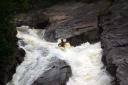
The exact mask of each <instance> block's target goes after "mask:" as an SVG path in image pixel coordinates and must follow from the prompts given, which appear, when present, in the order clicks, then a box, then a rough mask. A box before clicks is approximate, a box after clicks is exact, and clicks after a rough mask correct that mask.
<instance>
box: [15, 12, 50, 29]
mask: <svg viewBox="0 0 128 85" xmlns="http://www.w3.org/2000/svg"><path fill="white" fill-rule="evenodd" d="M15 24H16V26H17V27H20V26H22V25H27V26H30V27H34V28H37V29H45V28H46V27H47V26H48V25H49V24H50V22H49V19H48V17H47V16H46V15H44V14H43V12H42V11H40V10H38V11H31V12H28V13H22V14H18V15H17V16H15Z"/></svg>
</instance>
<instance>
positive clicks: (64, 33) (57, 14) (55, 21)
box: [44, 2, 99, 43]
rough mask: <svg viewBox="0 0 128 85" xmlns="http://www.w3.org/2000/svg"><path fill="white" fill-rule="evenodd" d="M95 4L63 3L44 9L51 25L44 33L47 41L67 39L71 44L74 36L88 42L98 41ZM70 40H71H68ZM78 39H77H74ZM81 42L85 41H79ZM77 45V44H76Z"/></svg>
mask: <svg viewBox="0 0 128 85" xmlns="http://www.w3.org/2000/svg"><path fill="white" fill-rule="evenodd" d="M96 10H97V9H96V5H95V4H85V3H80V2H79V3H78V2H77V3H76V2H71V3H65V4H64V3H63V4H59V5H55V6H52V7H51V8H48V9H46V11H45V12H44V13H45V15H47V16H48V17H49V20H50V23H51V25H50V26H49V27H48V29H47V30H46V32H45V35H44V37H45V39H46V40H47V41H56V40H57V39H59V38H68V40H69V41H71V42H73V39H72V38H73V37H74V36H79V35H81V36H83V37H86V38H89V39H90V37H89V36H92V37H91V39H90V40H94V41H95V40H98V39H99V36H98V26H97V23H98V22H97V13H96ZM70 38H71V39H70ZM75 38H76V39H79V37H75ZM79 41H81V42H85V41H87V39H84V38H81V40H80V39H79ZM77 43H79V42H77Z"/></svg>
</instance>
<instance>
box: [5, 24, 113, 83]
mask: <svg viewBox="0 0 128 85" xmlns="http://www.w3.org/2000/svg"><path fill="white" fill-rule="evenodd" d="M17 31H18V34H17V37H18V38H19V41H18V45H19V47H20V48H23V49H24V50H25V52H26V56H25V58H24V61H23V62H22V63H21V64H20V65H19V66H18V67H17V69H16V73H15V74H14V75H13V79H12V80H11V81H10V82H9V83H8V84H7V85H31V84H32V83H33V82H34V81H35V80H36V79H37V78H38V77H39V76H40V75H41V74H43V72H45V71H47V70H48V68H47V65H48V64H49V63H50V59H51V58H52V57H53V56H56V57H58V58H59V59H61V60H64V61H66V62H67V63H68V64H69V65H70V66H71V69H72V76H71V77H70V78H69V81H68V82H67V85H111V81H112V78H111V76H110V75H109V74H108V73H107V72H106V69H105V68H103V67H104V65H103V63H102V61H101V58H102V49H101V43H100V42H98V43H95V44H90V43H88V42H85V43H83V44H81V45H80V46H76V47H73V46H71V47H67V48H65V49H61V48H60V47H58V43H57V42H56V43H51V42H47V41H45V40H44V39H43V35H44V32H45V30H41V29H29V27H28V26H22V27H18V28H17Z"/></svg>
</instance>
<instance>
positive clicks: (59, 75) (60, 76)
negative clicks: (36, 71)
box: [32, 57, 72, 85]
mask: <svg viewBox="0 0 128 85" xmlns="http://www.w3.org/2000/svg"><path fill="white" fill-rule="evenodd" d="M71 75H72V71H71V68H70V66H69V65H68V64H67V63H66V62H65V61H63V60H60V59H58V58H55V57H54V58H52V59H51V63H50V64H49V66H48V70H47V71H45V72H44V73H43V74H42V75H41V76H40V77H39V78H38V79H37V80H36V81H35V82H34V83H33V84H32V85H66V82H67V81H68V80H69V77H71Z"/></svg>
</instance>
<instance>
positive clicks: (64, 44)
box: [58, 39, 70, 48]
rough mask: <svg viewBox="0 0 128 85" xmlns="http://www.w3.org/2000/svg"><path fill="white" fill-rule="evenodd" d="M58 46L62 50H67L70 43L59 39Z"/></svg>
mask: <svg viewBox="0 0 128 85" xmlns="http://www.w3.org/2000/svg"><path fill="white" fill-rule="evenodd" d="M58 46H59V47H62V48H69V47H70V43H68V42H67V41H66V40H65V39H60V43H59V44H58Z"/></svg>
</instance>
